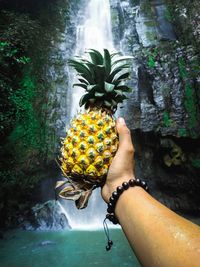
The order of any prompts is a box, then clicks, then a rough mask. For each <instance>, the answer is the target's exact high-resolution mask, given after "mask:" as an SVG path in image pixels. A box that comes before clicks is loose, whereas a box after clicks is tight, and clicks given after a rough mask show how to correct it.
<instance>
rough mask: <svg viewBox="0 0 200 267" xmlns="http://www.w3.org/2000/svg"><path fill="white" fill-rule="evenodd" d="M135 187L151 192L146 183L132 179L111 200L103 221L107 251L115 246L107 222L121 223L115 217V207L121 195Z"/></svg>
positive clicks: (118, 188) (119, 187)
mask: <svg viewBox="0 0 200 267" xmlns="http://www.w3.org/2000/svg"><path fill="white" fill-rule="evenodd" d="M134 186H140V187H142V188H143V189H144V190H146V191H147V192H149V188H148V186H147V183H146V182H145V181H142V180H140V179H138V178H137V179H130V180H129V181H128V182H123V183H122V185H121V186H118V187H117V189H116V191H114V192H113V193H112V195H111V197H110V199H109V202H108V208H107V212H108V213H107V214H106V218H105V219H104V221H103V226H104V231H105V233H106V236H107V239H108V245H107V246H106V250H107V251H108V250H110V249H111V246H112V245H113V242H112V240H110V238H109V231H108V226H107V224H106V220H107V219H108V220H110V221H111V222H112V223H113V224H118V223H119V221H118V219H117V217H116V216H115V206H116V203H117V201H118V199H119V197H120V196H121V194H122V193H123V192H124V191H125V190H127V189H129V187H134Z"/></svg>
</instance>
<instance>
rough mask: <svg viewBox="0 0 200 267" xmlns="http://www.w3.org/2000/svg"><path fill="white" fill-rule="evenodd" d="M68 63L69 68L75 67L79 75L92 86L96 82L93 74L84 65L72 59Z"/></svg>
mask: <svg viewBox="0 0 200 267" xmlns="http://www.w3.org/2000/svg"><path fill="white" fill-rule="evenodd" d="M68 62H69V66H71V67H73V68H74V69H75V70H76V71H77V72H78V73H79V75H81V76H82V77H83V78H84V79H86V80H87V81H88V82H89V83H90V84H91V83H93V82H94V79H93V73H92V72H91V71H90V69H89V68H88V67H86V66H85V65H84V64H83V63H80V62H78V61H76V60H73V59H70V60H69V61H68Z"/></svg>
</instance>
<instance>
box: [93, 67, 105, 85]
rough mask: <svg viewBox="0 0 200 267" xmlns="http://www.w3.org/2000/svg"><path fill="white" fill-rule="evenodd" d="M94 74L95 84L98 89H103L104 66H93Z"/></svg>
mask: <svg viewBox="0 0 200 267" xmlns="http://www.w3.org/2000/svg"><path fill="white" fill-rule="evenodd" d="M94 72H95V83H97V84H98V85H99V87H100V88H102V89H103V88H104V81H105V67H104V65H97V66H94Z"/></svg>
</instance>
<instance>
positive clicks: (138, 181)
mask: <svg viewBox="0 0 200 267" xmlns="http://www.w3.org/2000/svg"><path fill="white" fill-rule="evenodd" d="M140 183H141V181H140V179H138V178H137V179H136V180H135V184H136V185H139V186H140Z"/></svg>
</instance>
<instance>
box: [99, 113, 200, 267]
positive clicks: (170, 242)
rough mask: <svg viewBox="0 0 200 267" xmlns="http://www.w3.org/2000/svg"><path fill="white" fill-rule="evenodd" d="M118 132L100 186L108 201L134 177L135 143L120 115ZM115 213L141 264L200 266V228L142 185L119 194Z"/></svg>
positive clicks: (165, 266)
mask: <svg viewBox="0 0 200 267" xmlns="http://www.w3.org/2000/svg"><path fill="white" fill-rule="evenodd" d="M117 131H118V134H119V149H118V151H117V154H116V156H115V157H114V159H113V162H112V164H111V166H110V169H109V172H108V176H107V180H106V183H105V185H104V187H103V188H102V197H103V199H104V201H105V202H107V203H108V201H109V198H110V196H111V194H112V192H113V191H115V190H116V187H117V186H120V185H122V183H123V182H125V181H129V180H130V179H131V178H135V175H134V160H133V158H134V146H133V143H132V140H131V135H130V131H129V129H128V128H127V126H126V124H125V121H124V119H123V118H119V119H118V120H117ZM115 214H116V216H117V218H118V220H119V222H120V225H121V227H122V229H123V231H124V233H125V235H126V237H127V239H128V241H129V243H130V246H131V247H132V249H133V251H134V253H135V254H136V256H137V258H138V260H139V261H140V263H141V265H142V266H144V267H158V266H159V267H199V266H200V227H199V226H197V225H196V224H194V223H192V222H190V221H188V220H186V219H184V218H183V217H181V216H179V215H178V214H176V213H174V212H173V211H171V210H170V209H168V208H167V207H165V206H164V205H162V204H161V203H160V202H158V201H157V200H156V199H154V198H153V197H151V196H150V194H148V193H147V192H146V191H145V190H143V189H142V188H141V187H138V186H135V187H130V188H129V189H128V190H125V191H124V192H123V193H122V194H121V196H120V198H119V199H118V201H117V204H116V208H115Z"/></svg>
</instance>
